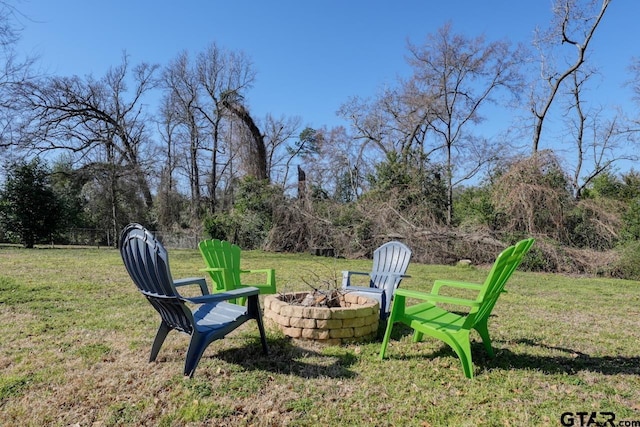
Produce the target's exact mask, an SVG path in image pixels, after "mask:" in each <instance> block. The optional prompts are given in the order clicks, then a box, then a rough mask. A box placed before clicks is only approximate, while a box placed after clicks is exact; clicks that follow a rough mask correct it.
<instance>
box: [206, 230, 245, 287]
mask: <svg viewBox="0 0 640 427" xmlns="http://www.w3.org/2000/svg"><path fill="white" fill-rule="evenodd" d="M198 246H199V248H200V253H201V254H202V256H203V257H204V258H205V263H206V264H207V266H209V267H214V268H224V269H226V270H227V271H228V274H226V275H225V273H224V272H222V271H211V272H209V273H210V275H211V279H212V280H213V281H214V282H215V285H216V290H217V291H222V290H225V283H226V282H227V281H228V280H231V283H227V290H232V289H238V288H239V287H240V256H241V250H240V246H238V245H232V244H231V243H229V242H227V241H226V240H218V239H212V240H203V241H201V242H200V243H199V244H198Z"/></svg>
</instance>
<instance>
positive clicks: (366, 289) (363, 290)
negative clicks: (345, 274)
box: [342, 286, 384, 294]
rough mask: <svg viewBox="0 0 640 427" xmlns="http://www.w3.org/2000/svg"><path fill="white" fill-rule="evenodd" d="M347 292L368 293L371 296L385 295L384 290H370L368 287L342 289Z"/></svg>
mask: <svg viewBox="0 0 640 427" xmlns="http://www.w3.org/2000/svg"><path fill="white" fill-rule="evenodd" d="M342 289H343V290H345V291H347V292H368V293H371V294H382V293H384V289H379V288H369V287H367V286H347V287H346V288H342Z"/></svg>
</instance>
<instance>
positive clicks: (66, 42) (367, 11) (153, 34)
mask: <svg viewBox="0 0 640 427" xmlns="http://www.w3.org/2000/svg"><path fill="white" fill-rule="evenodd" d="M551 4H552V1H551V0H482V1H480V0H447V1H433V0H432V1H429V0H395V1H390V0H389V1H379V0H368V1H364V0H318V1H305V0H278V1H276V0H272V1H268V0H244V1H243V0H234V1H231V0H228V1H216V0H183V1H181V2H177V1H175V0H174V1H166V0H154V1H151V0H108V1H101V2H97V1H94V0H20V1H19V2H18V3H17V6H18V8H19V9H20V10H21V11H22V12H23V13H24V14H25V15H26V16H27V17H28V18H29V19H30V20H26V19H25V20H23V25H24V32H23V37H22V40H21V42H20V47H21V49H22V50H23V51H24V52H28V53H31V54H38V55H40V57H41V64H42V66H43V67H45V68H46V70H47V71H48V72H50V73H53V74H58V75H73V74H76V75H80V76H85V75H87V74H93V75H94V76H96V77H101V76H102V75H104V74H105V72H106V71H107V69H108V68H109V67H110V66H114V65H118V64H119V63H120V61H121V55H122V52H123V50H126V51H127V53H128V54H129V55H130V60H131V63H132V64H136V63H138V62H142V61H145V62H150V63H158V64H160V65H165V64H167V63H168V61H169V60H171V59H172V58H174V57H175V56H176V55H177V54H178V53H179V52H180V51H182V50H187V51H189V52H192V53H194V54H195V53H198V52H200V51H202V50H203V49H204V48H205V47H206V46H207V45H209V44H210V43H211V42H214V41H215V42H216V43H218V45H219V46H221V47H224V48H227V49H231V50H236V51H243V52H245V53H246V54H247V55H248V56H249V57H250V58H251V59H252V60H253V63H254V65H255V69H256V71H257V73H258V74H257V81H256V84H255V87H254V88H253V89H252V90H251V91H250V92H249V94H248V97H247V98H248V99H247V100H248V104H249V107H250V109H251V111H252V113H253V114H254V116H255V117H256V118H258V119H262V118H263V117H264V115H265V114H267V113H271V114H272V115H274V116H275V117H279V116H281V115H284V116H294V115H297V116H300V117H302V119H303V123H304V124H305V125H310V126H312V127H320V126H323V125H328V126H332V125H335V124H340V123H341V122H340V121H339V119H338V118H336V115H335V112H336V110H337V109H338V108H339V107H340V105H341V104H342V103H343V102H345V101H346V100H347V99H348V98H349V97H350V96H353V95H358V96H363V97H368V96H372V95H374V94H375V93H376V90H377V89H379V88H380V87H381V86H382V85H384V84H385V83H394V81H395V79H396V77H397V76H399V75H400V76H406V75H408V67H407V65H406V63H405V59H404V58H405V54H406V52H407V50H406V42H407V40H411V41H412V42H414V43H420V42H421V41H423V40H424V38H425V37H426V35H427V34H429V33H433V32H434V31H436V30H437V29H438V28H439V27H441V26H442V25H443V24H444V23H446V22H448V21H451V22H452V24H453V29H454V31H455V32H457V33H464V34H466V35H469V36H477V35H480V34H485V35H486V36H487V38H488V39H489V40H497V39H505V38H506V39H509V40H511V41H512V42H528V41H530V40H531V38H532V34H533V31H534V29H535V27H536V26H541V27H546V25H547V24H548V22H549V19H550V17H551ZM639 16H640V1H638V0H613V2H612V4H611V6H610V7H609V10H608V11H607V15H606V16H605V19H604V22H603V23H602V25H601V28H599V30H598V32H597V35H596V37H595V39H594V42H593V45H592V48H593V49H594V59H595V60H596V61H597V64H598V66H599V67H600V70H601V72H602V74H603V79H602V83H601V86H600V87H599V88H598V97H599V99H600V102H602V103H603V104H611V103H616V104H623V103H628V101H629V98H630V94H629V93H628V91H625V90H623V89H621V85H622V83H623V82H624V81H625V80H626V79H628V78H629V74H628V73H627V70H626V67H627V66H628V64H629V61H630V58H631V57H632V56H640V42H639V41H640V24H639V23H638V17H639Z"/></svg>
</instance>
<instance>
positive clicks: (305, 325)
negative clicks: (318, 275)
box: [264, 292, 380, 345]
mask: <svg viewBox="0 0 640 427" xmlns="http://www.w3.org/2000/svg"><path fill="white" fill-rule="evenodd" d="M305 298H306V300H305ZM310 299H313V295H312V294H310V293H309V292H298V293H288V294H277V295H267V296H266V297H265V299H264V318H265V322H266V323H267V324H268V325H273V326H275V327H277V328H278V329H280V330H281V331H282V332H283V333H284V334H285V335H286V336H288V337H291V338H297V339H306V340H314V341H317V342H320V343H324V344H332V345H335V344H341V343H343V342H354V341H366V340H369V339H372V338H374V337H375V336H376V334H377V332H378V321H379V319H380V307H379V305H378V302H377V301H375V300H372V299H369V298H365V297H362V296H358V295H355V294H350V293H344V294H341V295H340V298H339V300H338V301H337V302H336V305H338V304H339V306H336V307H322V306H314V305H302V304H303V303H305V304H309V300H310ZM287 301H291V302H287Z"/></svg>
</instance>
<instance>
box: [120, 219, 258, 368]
mask: <svg viewBox="0 0 640 427" xmlns="http://www.w3.org/2000/svg"><path fill="white" fill-rule="evenodd" d="M120 254H121V255H122V260H123V261H124V265H125V267H126V269H127V271H128V272H129V275H130V276H131V279H132V280H133V282H134V283H135V284H136V286H137V287H138V290H139V291H140V292H141V293H142V295H144V296H145V297H146V298H147V300H148V301H149V303H151V305H152V306H153V307H154V308H155V309H156V311H157V312H158V313H159V314H160V318H161V322H160V327H159V328H158V333H157V334H156V337H155V339H154V341H153V345H152V347H151V356H150V357H149V362H153V361H154V360H155V359H156V356H157V355H158V352H159V351H160V347H162V344H163V343H164V340H165V338H166V337H167V334H168V333H169V332H170V331H171V330H174V329H175V330H176V331H180V332H184V333H186V334H189V335H191V341H190V343H189V349H188V350H187V355H186V360H185V365H184V375H188V376H190V377H193V373H194V371H195V369H196V367H197V366H198V362H199V361H200V358H201V357H202V354H203V353H204V351H205V349H206V348H207V346H208V345H209V344H211V343H212V342H213V341H215V340H217V339H221V338H224V337H225V335H227V334H228V333H229V332H231V331H233V330H234V329H236V328H237V327H238V326H240V325H241V324H243V323H244V322H246V321H247V320H251V319H255V320H256V322H257V323H258V329H259V331H260V338H261V341H262V349H263V351H264V353H265V354H266V353H267V351H268V350H267V340H266V336H265V332H264V326H263V324H262V315H261V312H260V305H259V302H258V288H255V287H245V288H242V289H236V290H232V291H228V292H220V293H216V294H209V290H208V288H207V284H206V281H205V279H204V278H188V279H182V280H176V281H174V280H173V279H172V277H171V271H170V269H169V257H168V254H167V251H166V250H165V248H164V246H163V245H162V244H161V243H160V242H159V241H158V240H156V238H155V237H154V236H153V234H151V233H150V232H149V231H148V230H146V229H145V228H144V227H142V226H141V225H140V224H130V225H128V226H127V227H125V228H124V230H123V231H122V234H121V236H120ZM185 285H198V286H199V287H200V291H201V293H202V295H201V296H196V297H183V296H181V295H180V294H179V292H178V289H177V288H178V287H180V286H185ZM243 297H244V298H247V305H246V306H241V305H237V304H232V303H229V302H227V301H229V300H235V299H236V298H243ZM187 303H191V304H194V309H193V310H192V309H191V308H190V307H189V306H188V305H187Z"/></svg>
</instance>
